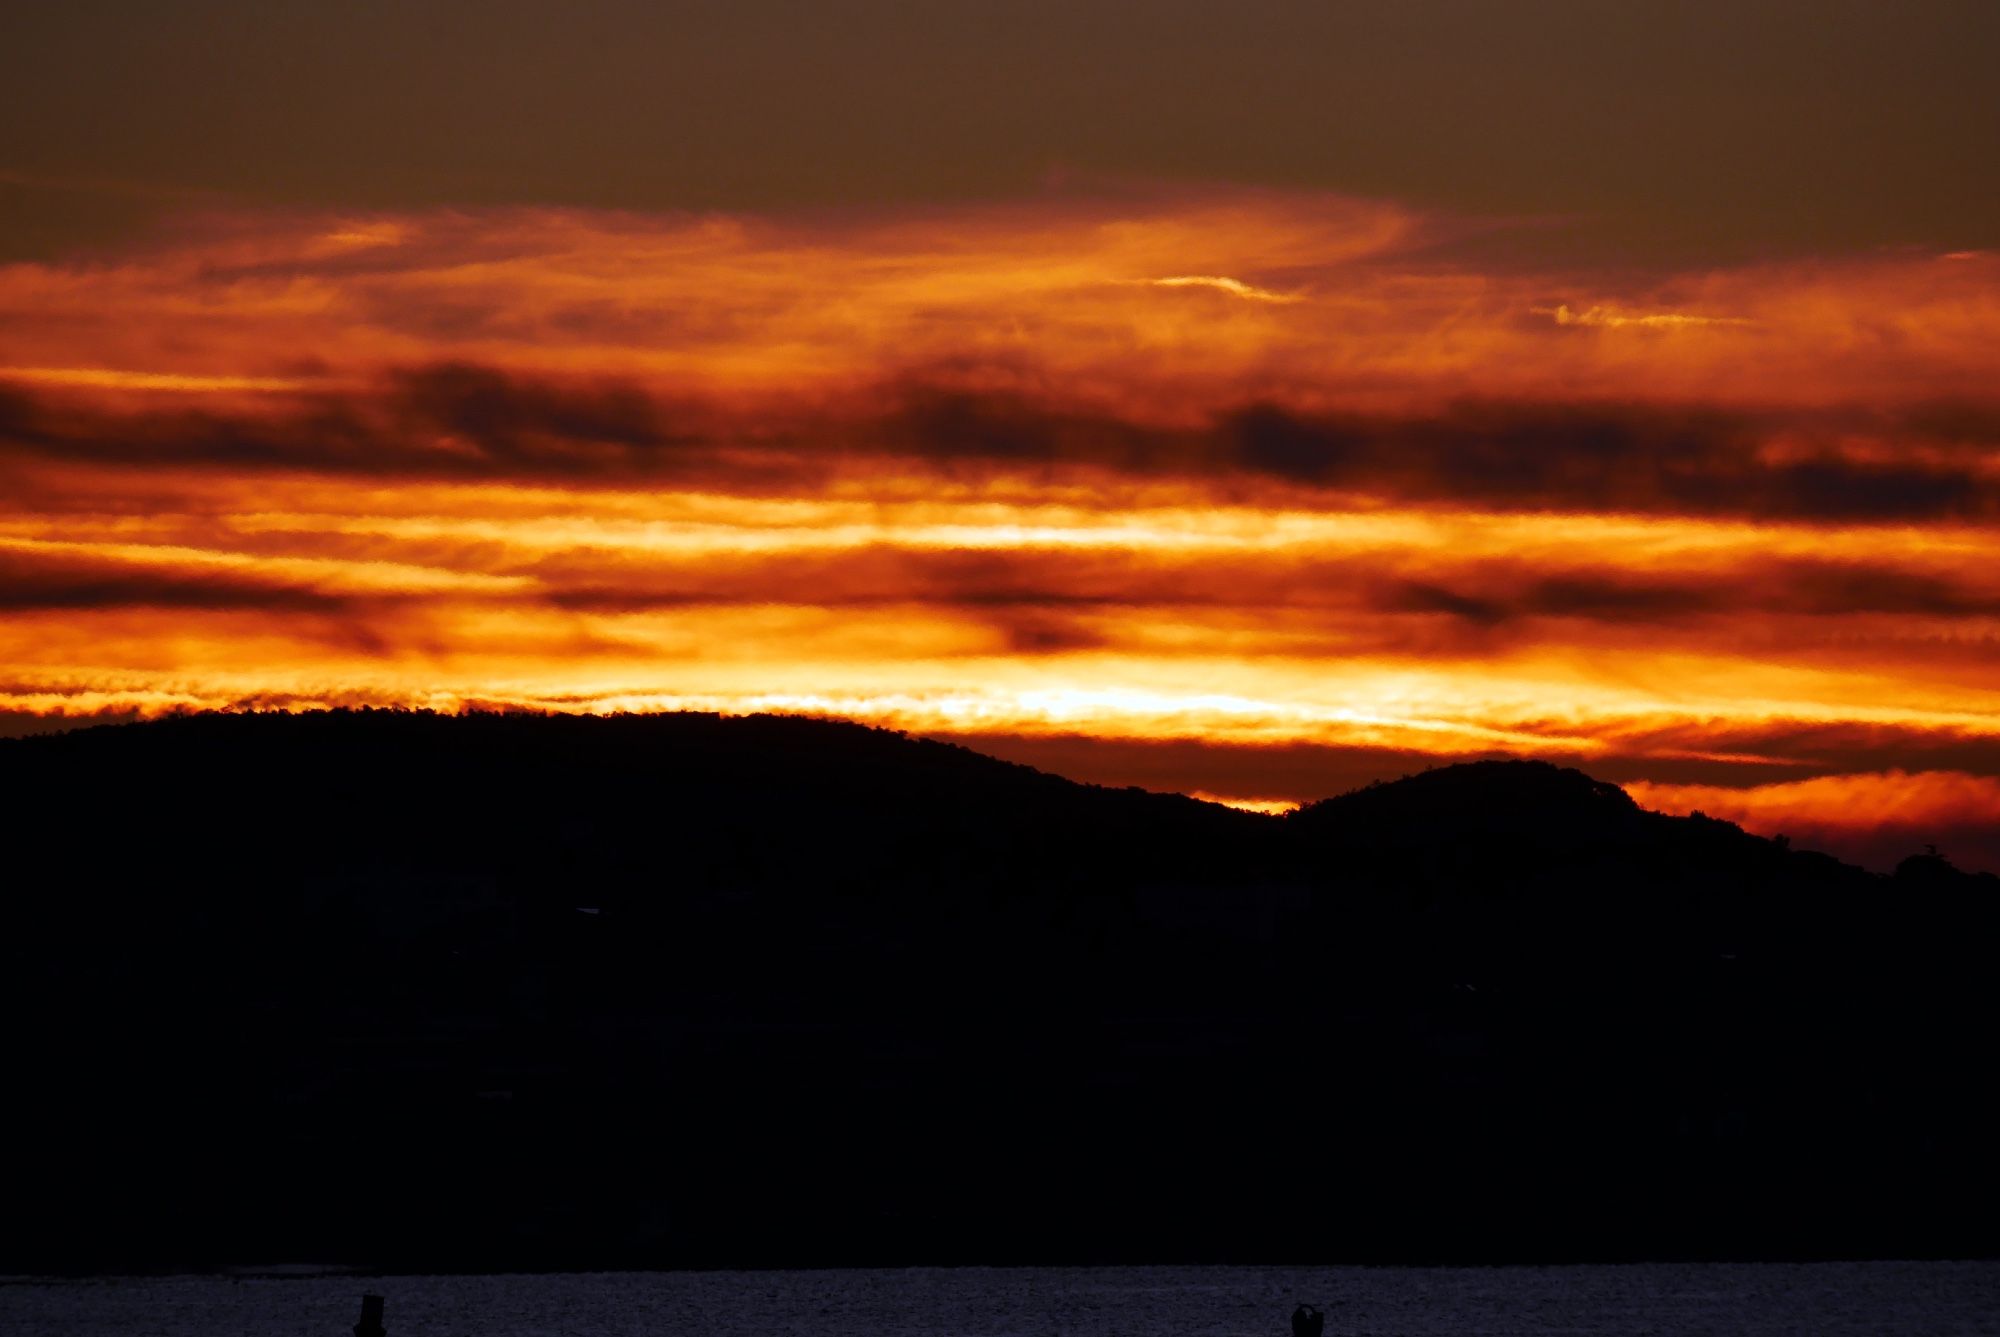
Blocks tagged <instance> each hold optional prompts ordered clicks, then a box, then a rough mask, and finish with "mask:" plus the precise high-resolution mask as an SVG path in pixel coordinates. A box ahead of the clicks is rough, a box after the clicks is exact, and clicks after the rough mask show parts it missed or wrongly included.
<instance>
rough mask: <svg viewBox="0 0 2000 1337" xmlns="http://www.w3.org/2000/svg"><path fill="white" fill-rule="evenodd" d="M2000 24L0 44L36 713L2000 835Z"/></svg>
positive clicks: (169, 28)
mask: <svg viewBox="0 0 2000 1337" xmlns="http://www.w3.org/2000/svg"><path fill="white" fill-rule="evenodd" d="M1996 64H2000V6H1994V5H1992V4H1990V3H1983V2H1982V3H1964V4H1953V3H1906V4H1896V5H1890V4H1886V3H1884V4H1857V3H1842V2H1841V0H1814V3H1810V4H1807V3H1799V4H1792V3H1765V4H1743V3H1734V4H1723V3H1710V2H1709V0H1684V2H1683V3H1677V4H1672V5H1666V4H1659V5H1654V4H1643V3H1632V4H1596V3H1514V4H1504V5H1503V4H1475V3H1463V4H1460V3H1442V2H1432V3H1414V2H1412V0H1402V2H1401V3H1396V4H1373V3H1369V4H1348V5H1336V4H1324V3H1322V4H1268V3H1267V4H1256V3H1249V4H1242V5H1233V6H1219V5H1194V4H1182V3H1178V0H1169V2H1163V3H1158V4H1154V5H1150V6H1141V7H1135V6H1130V5H1120V4H1109V3H1102V2H1101V0H1096V2H1088V3H1080V2H1076V0H1073V2H1072V3H1067V4H1063V5H1042V4H1039V3H1032V2H1022V3H1014V4H1008V5H1004V6H1003V5H985V4H971V3H965V4H941V5H899V4H886V3H873V4H861V5H841V4H823V5H806V4H798V5H791V4H770V3H761V4H760V3H735V4H728V5H723V4H714V5H708V4H682V5H671V4H666V5H662V4H639V3H612V2H610V0H598V2H596V3H580V4H566V5H560V6H558V5H553V4H527V3H502V2H499V0H495V2H493V3H486V4H479V5H473V4H439V3H430V4H426V3H403V4H396V5H388V4H382V5H376V4H371V3H357V4H354V5H351V6H322V5H304V4H289V3H284V4H280V3H271V2H270V0H266V3H262V4H256V5H252V4H248V3H193V2H190V3H178V4H173V5H157V4H139V3H87V2H79V3H73V4H67V5H62V6H14V7H12V8H11V9H10V10H9V11H8V12H7V13H6V14H5V16H4V17H0V74H4V75H5V78H4V80H0V712H4V719H5V724H4V726H0V727H4V728H5V729H6V730H7V731H10V732H22V731H26V730H31V729H36V728H41V727H47V725H48V719H49V717H61V718H63V719H74V718H76V717H89V716H94V715H108V716H110V717H113V718H125V717H129V716H132V715H134V714H137V715H146V714H153V713H159V712H162V711H166V710H172V709H180V708H203V707H235V708H244V707H258V706H261V707H280V706H282V707H303V706H312V705H324V704H338V703H346V704H361V703H371V704H401V705H425V706H437V707H441V708H458V707H465V706H520V707H537V708H555V709H563V710H588V711H610V710H620V709H643V710H655V709H676V708H695V709H703V710H725V711H750V710H784V711H804V712H811V713H822V714H828V715H836V716H841V717H846V718H852V719H858V720H862V721H866V722H869V723H876V724H882V725H888V726H893V727H896V728H901V729H907V730H910V731H912V732H918V733H924V734H929V735H934V736H938V737H946V738H951V739H953V740H956V741H962V742H965V743H967V744H969V745H971V746H973V747H976V748H979V749H980V750H982V751H988V752H992V753H995V754H997V755H1001V756H1006V757H1010V758H1014V759H1018V760H1024V761H1028V762H1031V763H1033V764H1035V765H1038V766H1042V767H1044V768H1045V769H1050V770H1054V771H1058V772H1060V773H1062V774H1066V775H1070V776H1073V777H1075V778H1079V779H1085V780H1093V781H1099V782H1103V783H1113V784H1140V785H1144V786H1146V787H1149V788H1158V789H1177V790H1183V791H1188V792H1196V793H1200V794H1202V795H1204V796H1210V797H1215V798H1220V799H1224V800H1228V801H1234V802H1247V803H1261V804H1264V805H1267V806H1278V805H1283V804H1288V803H1294V802H1298V801H1301V800H1310V799H1312V798H1316V797H1321V796H1324V795H1327V794H1331V793H1336V792H1339V791H1341V790H1344V789H1348V788H1352V787H1353V786H1355V785H1357V784H1361V783H1365V782H1367V781H1369V780H1371V779H1376V778H1384V777H1393V776H1396V775H1400V774H1403V773H1406V772H1409V771H1413V770H1419V769H1422V768H1423V767H1424V766H1426V765H1431V764H1435V763H1437V762H1441V761H1449V760H1454V759H1467V758H1473V757H1485V756H1496V755H1524V756H1536V757H1544V758H1548V759H1551V760H1557V761H1562V762H1564V763H1566V764H1573V765H1576V766H1580V767H1582V768H1584V769H1585V770H1588V771H1590V772H1591V773H1592V774H1594V775H1597V776H1599V777H1601V778H1604V779H1609V780H1614V781H1617V782H1619V783H1621V784H1624V785H1626V786H1627V787H1628V788H1629V789H1630V790H1631V791H1632V793H1633V794H1634V796H1635V797H1636V798H1638V799H1639V800H1640V801H1641V802H1644V803H1646V804H1648V805H1649V806H1655V807H1660V808H1664V809H1667V810H1670V811H1687V810H1690V809H1696V808H1699V809H1702V810H1705V811H1707V812H1709V813H1711V814H1714V815H1718V816H1724V817H1728V818H1730V819H1731V820H1736V821H1740V822H1742V823H1743V824H1744V825H1746V826H1748V827H1749V828H1751V829H1753V830H1758V831H1762V832H1765V833H1767V834H1768V833H1775V832H1780V831H1782V832H1785V833H1787V834H1790V835H1791V836H1792V837H1793V839H1794V842H1795V843H1798V844H1803V845H1814V846H1818V847H1822V848H1828V849H1832V850H1835V851H1836V852H1839V853H1842V854H1845V855H1847V856H1849V857H1854V858H1859V859H1862V860H1864V861H1866V862H1868V863H1870V864H1871V865H1873V866H1877V867H1887V866H1890V865H1892V864H1893V863H1894V861H1895V859H1896V858H1897V857H1899V856H1900V855H1902V854H1905V853H1909V852H1912V851H1913V850H1915V849H1918V848H1921V846H1922V844H1923V843H1925V842H1930V841H1934V842H1936V843H1937V844H1938V845H1939V846H1940V847H1941V848H1943V850H1944V852H1945V853H1946V854H1947V855H1948V856H1951V857H1953V858H1954V859H1955V860H1956V861H1957V862H1959V863H1960V864H1961V865H1963V866H1967V867H1987V868H2000V191H1995V190H1994V189H1993V186H1992V173H1993V164H1994V163H1996V162H2000V95H1996V93H1995V91H1994V89H1995V87H1996V84H1995V82H1994V80H1993V78H1992V70H1993V69H1994V68H1995V67H1996Z"/></svg>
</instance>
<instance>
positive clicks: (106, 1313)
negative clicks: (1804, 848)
mask: <svg viewBox="0 0 2000 1337" xmlns="http://www.w3.org/2000/svg"><path fill="white" fill-rule="evenodd" d="M365 1291H373V1292H375V1293H377V1294H380V1295H382V1296H384V1297H385V1298H386V1300H387V1307H386V1311H385V1318H386V1327H387V1328H388V1331H389V1333H390V1335H391V1337H641V1335H642V1334H663V1335H664V1334H674V1335H679V1334H686V1335H687V1337H697V1335H699V1337H738V1335H739V1334H740V1335H741V1337H771V1334H801V1337H803V1335H805V1334H812V1335H813V1337H917V1335H918V1334H922V1335H923V1337H931V1335H932V1334H951V1335H952V1337H961V1335H963V1337H1153V1335H1154V1334H1159V1335H1161V1337H1166V1335H1167V1334H1172V1335H1173V1337H1289V1333H1290V1323H1289V1320H1290V1315H1291V1311H1292V1307H1293V1305H1294V1304H1295V1303H1297V1302H1299V1301H1302V1300H1303V1301H1309V1302H1313V1303H1316V1304H1318V1305H1319V1306H1320V1308H1321V1309H1323V1310H1325V1311H1326V1313H1327V1315H1328V1319H1327V1324H1326V1332H1327V1334H1328V1337H1345V1334H1350V1333H1353V1334H1360V1333H1366V1334H1410V1335H1411V1337H1417V1335H1420V1334H1421V1335H1423V1337H1429V1335H1430V1334H1452V1337H1473V1335H1475V1334H1477V1335H1479V1337H1515V1335H1516V1334H1522V1335H1525V1334H1550V1333H1592V1334H1607V1335H1610V1334H1621V1335H1622V1334H1641V1333H1645V1334H1652V1333H1675V1334H1693V1333H1715V1334H1725V1333H1726V1334H1731V1335H1732V1337H1759V1335H1761V1334H1779V1333H1783V1334H1796V1337H1843V1335H1844V1334H1854V1335H1855V1337H1861V1335H1862V1334H1868V1335H1870V1337H1878V1335H1879V1334H1889V1333H1911V1334H1937V1335H1939V1337H1943V1335H1944V1334H1956V1333H2000V1263H1994V1262H1959V1263H1951V1262H1946V1263H1936V1262H1929V1263H1897V1262H1884V1263H1813V1264H1720V1265H1718V1264H1637V1265H1630V1266H1578V1267H1507V1268H1455V1267H1441V1268H1412V1267H1393V1268H1287V1267H1268V1268H1260V1267H1081V1268H1059V1267H1050V1268H904V1269H887V1270H879V1271H795V1272H622V1273H580V1274H578V1273H572V1274H563V1275H553V1276H519V1275H516V1276H438V1277H428V1276H394V1277H360V1276H311V1277H167V1278H159V1277H113V1278H95V1279H90V1280H61V1281H50V1280H40V1279H10V1280H8V1281H7V1282H6V1283H5V1284H0V1332H4V1333H5V1334H6V1337H42V1335H43V1334H46V1335H47V1337H56V1335H57V1334H63V1335H65V1337H141V1335H142V1334H143V1335H146V1337H347V1334H348V1333H350V1332H351V1330H352V1328H353V1326H354V1322H355V1319H356V1318H357V1317H358V1316H359V1313H360V1296H361V1295H362V1293H363V1292H365Z"/></svg>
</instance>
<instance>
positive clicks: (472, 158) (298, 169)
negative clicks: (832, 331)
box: [0, 0, 2000, 261]
mask: <svg viewBox="0 0 2000 1337" xmlns="http://www.w3.org/2000/svg"><path fill="white" fill-rule="evenodd" d="M1996 68H2000V4H1996V3H1994V0H1899V2H1897V3H1887V2H1882V3H1863V2H1860V0H1764V2H1763V3H1758V2H1756V0H1673V2H1672V3H1652V2H1650V0H1599V2H1598V3H1589V2H1587V0H1514V2H1512V3H1502V2H1501V0H1486V2H1484V3H1479V2H1475V0H1391V2H1383V0H1364V2H1360V3H1340V2H1339V0H1320V2H1319V3H1294V2H1291V0H1236V2H1235V3H1229V4H1223V3H1206V4H1197V3H1189V0H1153V2H1152V3H1145V4H1141V3H1111V2H1109V0H1060V3H1047V2H1045V0H1010V2H1009V3H983V2H981V3H971V2H968V0H957V2H953V0H929V2H928V3H889V2H888V0H864V2H862V3H838V2H837V0H815V2H808V3H794V2H787V0H726V2H717V3H705V2H703V3H685V2H683V3H645V2H643V0H566V2H565V3H531V2H529V0H476V2H475V0H465V2H448V0H395V2H394V3H378V2H377V0H347V2H346V3H337V4H336V3H330V2H328V0H319V2H316V3H306V2H305V0H60V2H46V0H45V2H41V3H31V2H29V0H16V2H15V3H12V4H9V5H7V6H5V7H4V10H0V254H6V255H13V256H23V255H46V254H58V253H61V252H63V251H65V250H68V249H70V248H73V247H76V246H79V245H89V244H91V243H94V242H97V241H102V240H108V239H113V238H115V237H116V236H118V235H119V234H120V233H121V232H122V231H123V230H125V229H126V228H129V227H130V226H131V225H132V224H133V223H134V222H135V221H139V220H144V219H146V218H148V217H151V216H154V215H156V214H158V213H159V212H161V211H163V210H172V209H175V208H181V207H189V206H195V207H199V206H201V205H204V204H217V203H221V204H251V205H255V204H265V203H276V204H311V205H331V206H336V207H354V208H364V207H366V208H372V207H407V206H423V205H436V204H468V205H476V204H490V203H548V204H580V205H596V206H611V207H626V208H662V207H695V208H717V207H720V208H741V209H769V208H788V207H797V206H817V205H873V204H893V203H901V202H910V201H929V200H954V199H966V198H986V197H1006V196H1017V195H1021V194H1024V193H1028V192H1032V191H1035V190H1037V189H1040V188H1042V187H1043V185H1044V183H1046V182H1047V181H1049V180H1050V179H1051V178H1060V177H1061V176H1062V175H1063V174H1064V173H1071V174H1079V175H1082V176H1085V177H1089V176H1092V175H1097V174H1103V175H1106V176H1111V177H1138V178H1165V179H1171V180H1198V181H1219V182H1235V183H1250V184H1267V185H1277V186H1303V187H1315V188H1328V189H1335V190H1342V191H1351V192H1358V193H1364V194H1375V195H1388V196H1394V197H1397V198H1400V199H1404V200H1408V201H1411V202H1413V203H1417V204H1420V205H1427V206H1433V207H1438V208H1443V209H1447V210H1451V211H1455V212H1464V213H1475V214H1491V215H1501V216H1507V217H1519V216H1523V215H1531V216H1544V217H1556V218H1561V219H1565V220H1570V223H1571V226H1572V228H1573V229H1574V235H1573V237H1572V240H1576V239H1577V238H1584V239H1593V238H1594V240H1587V244H1590V245H1596V246H1598V247H1603V246H1607V245H1608V246H1611V247H1613V248H1616V249H1621V250H1625V251H1629V252H1630V253H1632V254H1634V255H1651V256H1662V257H1674V258H1678V259H1686V258H1690V257H1703V258H1712V259H1715V260H1718V261H1719V260H1727V259H1734V258H1741V257H1745V256H1749V255H1755V254H1764V253H1774V252H1776V253H1787V252H1799V251H1823V250H1829V249H1837V250H1846V249H1854V248H1865V247H1872V246H1883V245H1889V246H1894V245H1906V244H1915V245H1930V246H1942V247H1946V248H1972V247H1984V246H1991V245H1994V244H1996V243H2000V189H1996V187H1995V185H1994V170H1995V164H1996V163H2000V94H1996V91H1995V89H1996V86H2000V85H1996V79H1995V71H1996ZM1579 244H1586V243H1585V242H1579Z"/></svg>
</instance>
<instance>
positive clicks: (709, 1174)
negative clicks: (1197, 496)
mask: <svg viewBox="0 0 2000 1337" xmlns="http://www.w3.org/2000/svg"><path fill="white" fill-rule="evenodd" d="M0 790H3V791H4V803H5V806H4V811H5V812H6V813H7V815H8V822H9V828H10V836H11V840H10V842H9V849H10V859H9V868H8V877H7V880H6V884H5V887H4V899H0V916H4V920H0V926H4V939H3V940H4V943H5V952H6V967H7V977H6V983H5V995H4V997H0V1004H4V1007H5V1013H4V1015H5V1016H6V1018H7V1022H6V1024H7V1026H8V1029H9V1034H8V1044H9V1052H10V1054H12V1055H13V1056H14V1073H13V1077H14V1081H13V1084H12V1085H13V1089H14V1090H15V1091H16V1092H17V1093H19V1094H18V1095H17V1096H16V1099H15V1102H14V1104H15V1116H16V1118H15V1120H14V1122H15V1123H16V1124H17V1127H18V1128H19V1131H18V1132H17V1133H15V1134H14V1136H15V1137H16V1139H17V1142H16V1145H17V1147H18V1148H19V1152H20V1154H19V1155H17V1157H16V1163H17V1165H18V1166H19V1167H21V1168H20V1169H19V1170H17V1172H16V1174H15V1176H14V1178H13V1182H12V1183H11V1184H10V1192H9V1195H8V1198H9V1201H8V1203H7V1205H6V1206H5V1207H4V1208H0V1220H4V1226H0V1269H5V1268H22V1267H31V1266H77V1267H99V1266H132V1265H159V1264H189V1263H202V1262H216V1261H227V1260H239V1261H240V1260H248V1259H272V1258H305V1257H315V1258H337V1259H346V1260H358V1261H373V1262H379V1263H388V1264H405V1265H410V1266H424V1267H436V1266H449V1265H454V1264H463V1265H477V1266H485V1267H491V1266H495V1265H506V1264H518V1265H524V1266H527V1265H535V1266H548V1265H614V1264H634V1265H663V1264H683V1263H703V1262H732V1263H759V1262H774V1263H775V1262H821V1263H831V1262H862V1261H878V1262H896V1261H971V1260H1007V1259H1064V1260H1095V1259H1114V1258H1142V1259H1154V1260H1165V1259H1176V1258H1181V1259H1195V1258H1229V1257H1234V1258H1244V1259H1258V1258H1264V1259H1270V1258H1298V1259H1307V1258H1311V1259H1333V1258H1417V1257H1444V1256H1452V1257H1462V1258H1475V1259H1499V1258H1557V1257H1565V1258H1566V1257H1580V1256H1586V1255H1589V1256H1632V1255H1639V1254H1653V1255H1658V1254H1683V1255H1699V1254H1707V1255H1739V1256H1743V1255H1774V1254H1785V1255H1810V1254H1826V1253H1872V1254H1912V1253H1957V1254H1962V1253H1976V1252H1992V1251H1993V1250H1995V1248H1996V1247H2000V1236H1997V1235H1996V1234H1995V1231H1994V1227H1993V1225H1992V1221H1991V1217H1990V1213H1988V1212H1987V1211H1986V1210H1985V1202H1986V1201H1988V1200H1989V1198H1990V1195H1991V1193H1992V1192H1993V1191H1994V1190H1995V1189H2000V1170H1996V1156H1995V1148H1994V1143H1993V1139H1992V1136H1991V1134H1990V1131H1989V1130H1990V1129H1991V1128H1992V1127H1994V1126H2000V1100H1996V1097H1995V1091H1994V1083H1993V1079H1992V1076H1991V1073H1992V1070H1993V1066H1994V1065H1993V1057H1994V1055H1993V1039H1992V1037H1993V1035H1994V1033H1995V1032H1994V1023H1995V1021H1996V1020H2000V1007H1996V996H1995V986H1994V983H1993V980H1994V975H1993V972H1992V971H1991V969H1990V965H1989V963H1990V960H1991V958H1992V954H1993V950H1994V947H1995V945H1996V927H2000V919H1997V918H1996V908H2000V895H1996V893H2000V881H1996V880H1995V879H1993V878H1990V877H1988V878H1971V877H1966V876H1964V875H1962V874H1959V873H1957V872H1955V871H1954V870H1952V869H1951V868H1950V867H1949V865H1945V864H1942V863H1941V862H1940V861H1936V860H1931V861H1924V860H1918V861H1914V862H1913V863H1912V864H1910V865H1907V866H1906V868H1905V870H1904V871H1903V873H1902V874H1901V875H1899V876H1898V877H1897V878H1894V879H1885V878H1878V877H1875V876H1873V875H1871V874H1868V873H1866V872H1863V871H1861V870H1859V869H1855V868H1851V867H1848V866H1846V865H1842V864H1839V863H1837V862H1836V861H1834V860H1831V859H1828V858H1826V857H1824V856H1820V855H1814V854H1809V853H1802V852H1798V851H1792V850H1787V849H1783V848H1781V847H1779V846H1777V845H1774V844H1772V843H1770V842H1766V841H1763V840H1759V839H1757V838H1755V837H1752V836H1748V835H1746V834H1744V833H1743V832H1741V831H1740V830H1738V829H1737V828H1735V827H1733V826H1729V825H1727V824H1725V823H1720V822H1712V821H1707V820H1704V819H1698V818H1695V819H1682V818H1669V817H1663V816H1660V815H1658V814H1653V813H1647V812H1644V811H1642V810H1640V809H1638V808H1637V807H1635V806H1634V805H1633V804H1632V803H1631V801H1630V800H1629V799H1628V798H1627V797H1626V796H1625V795H1624V794H1623V793H1622V792H1621V791H1619V790H1617V789H1616V788H1615V787H1612V786H1608V785H1603V784H1599V783H1597V782H1595V781H1592V780H1590V779H1589V778H1588V777H1586V776H1583V775H1581V774H1580V773H1578V772H1575V771H1567V770H1560V769H1558V768H1555V767H1550V766H1545V765H1541V764H1536V763H1482V764H1479V765H1473V766H1463V767H1452V768H1446V769H1442V770H1438V771H1433V772H1428V773H1426V774H1424V775H1420V776H1414V777H1411V778H1410V779H1408V780H1405V781H1402V782H1399V783H1396V784H1391V785H1381V786H1375V787H1372V788H1370V789H1367V790H1362V791H1359V792H1357V793H1354V794H1350V795H1346V796H1343V797H1341V798H1338V799H1333V800H1329V801H1328V802H1326V803H1322V804H1318V805H1315V806H1314V807H1312V808H1309V809H1307V810H1305V811H1303V812H1301V813H1298V814H1295V815H1293V816H1292V817H1289V818H1285V819H1275V818H1264V817H1257V816H1251V815H1247V814H1242V813H1237V812H1232V811H1229V810H1226V809H1220V808H1216V807H1212V806H1210V805H1205V804H1199V803H1195V802H1193V801H1192V800H1187V799H1183V798H1178V797H1174V796H1164V795H1155V794H1145V793H1140V792H1138V791H1116V790H1104V789H1097V788H1093V787H1089V786H1082V785H1076V784H1072V783H1070V782H1068V781H1065V780H1061V779H1058V778H1056V777H1053V776H1048V775H1044V774H1040V773H1038V772H1035V771H1032V770H1029V769H1027V768H1024V767H1019V766H1013V765H1009V764H1006V763H1002V762H998V761H994V760H992V759H990V758H986V757H982V756H979V755H977V754H974V753H971V752H967V751H965V750H963V749H960V748H954V747H949V746H946V745H943V744H938V743H930V742H922V741H917V740H912V739H908V738H904V737H901V736H899V735H895V734H890V733H884V732H881V731H877V730H870V729H865V728H861V727H858V726H853V725H842V724H831V723H824V722H814V721H805V720H797V719H777V718H751V719H720V718H715V717H709V716H692V715H688V716H649V717H636V716H635V717H620V718H613V719H587V718H568V717H555V718H542V717H524V716H473V717H463V718H449V717H439V716H432V715H425V714H408V713H395V712H360V713H345V712H334V713H328V714H319V715H307V716H283V715H256V716H202V717H194V718H187V719H174V720H166V721H161V722H158V723H153V724H146V725H136V726H124V727H116V728H100V729H90V730H83V731H78V732H75V733H70V734H65V735H56V736H45V737H37V738H28V739H18V740H11V741H7V742H0Z"/></svg>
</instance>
